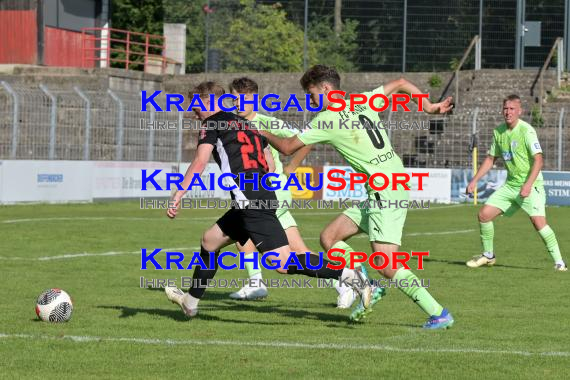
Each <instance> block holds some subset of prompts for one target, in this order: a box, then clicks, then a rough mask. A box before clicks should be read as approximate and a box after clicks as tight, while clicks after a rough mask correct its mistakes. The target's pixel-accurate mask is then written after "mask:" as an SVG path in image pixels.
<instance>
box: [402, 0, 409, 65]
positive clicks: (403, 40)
mask: <svg viewBox="0 0 570 380" xmlns="http://www.w3.org/2000/svg"><path fill="white" fill-rule="evenodd" d="M403 25H404V30H403V36H402V72H403V73H405V72H406V40H407V37H408V0H404V21H403Z"/></svg>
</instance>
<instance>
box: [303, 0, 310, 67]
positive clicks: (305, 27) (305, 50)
mask: <svg viewBox="0 0 570 380" xmlns="http://www.w3.org/2000/svg"><path fill="white" fill-rule="evenodd" d="M308 27H309V0H305V20H304V23H303V30H304V36H303V72H305V71H307V65H308V61H309V57H308V47H307V45H308V36H307V34H308V33H309V30H308Z"/></svg>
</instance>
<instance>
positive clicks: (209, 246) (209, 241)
mask: <svg viewBox="0 0 570 380" xmlns="http://www.w3.org/2000/svg"><path fill="white" fill-rule="evenodd" d="M214 240H215V239H214V238H213V236H212V233H210V230H206V231H205V232H204V234H203V235H202V239H201V240H200V245H201V246H202V247H204V249H206V250H215V247H214V245H215V244H214Z"/></svg>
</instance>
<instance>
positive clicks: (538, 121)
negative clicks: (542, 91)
mask: <svg viewBox="0 0 570 380" xmlns="http://www.w3.org/2000/svg"><path fill="white" fill-rule="evenodd" d="M530 119H531V125H532V126H533V127H535V128H542V127H544V118H543V117H542V113H540V105H538V104H535V105H533V106H532V108H531V110H530Z"/></svg>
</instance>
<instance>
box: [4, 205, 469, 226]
mask: <svg viewBox="0 0 570 380" xmlns="http://www.w3.org/2000/svg"><path fill="white" fill-rule="evenodd" d="M464 206H465V205H463V204H460V205H449V206H441V207H433V208H430V209H410V210H408V211H410V212H411V211H420V210H421V211H426V210H431V211H433V210H441V209H446V208H456V207H464ZM342 211H343V210H339V209H332V210H331V211H324V212H323V211H321V212H310V211H306V212H294V214H296V215H301V216H323V215H334V214H340V213H341V212H342ZM217 219H218V217H217V216H207V217H190V218H186V219H184V222H193V221H205V220H217ZM78 220H85V221H100V220H127V221H128V220H131V221H132V220H139V221H153V222H156V221H158V220H164V221H167V220H168V219H167V218H166V217H162V216H157V217H156V218H140V217H129V216H62V217H51V218H26V219H7V220H0V223H4V224H14V223H34V222H60V221H78Z"/></svg>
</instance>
